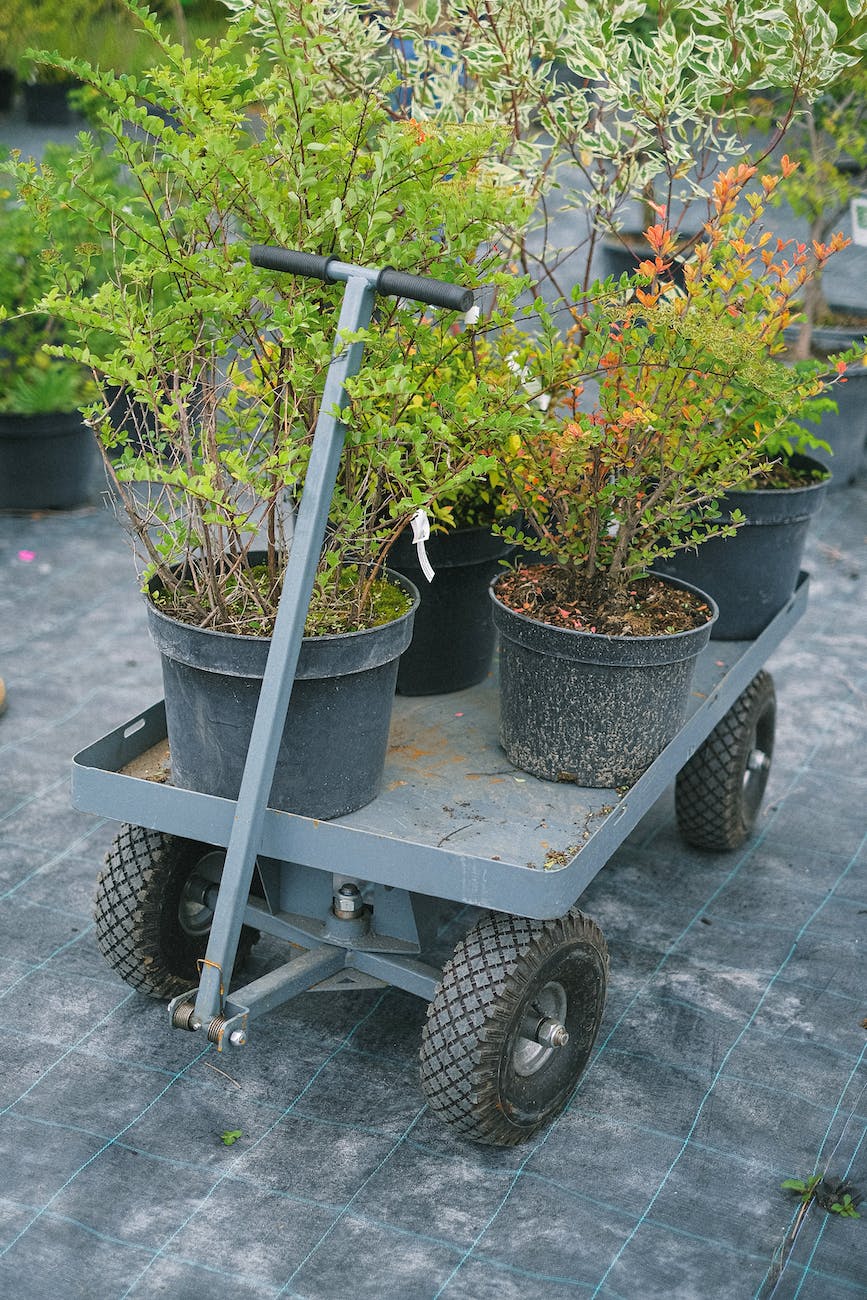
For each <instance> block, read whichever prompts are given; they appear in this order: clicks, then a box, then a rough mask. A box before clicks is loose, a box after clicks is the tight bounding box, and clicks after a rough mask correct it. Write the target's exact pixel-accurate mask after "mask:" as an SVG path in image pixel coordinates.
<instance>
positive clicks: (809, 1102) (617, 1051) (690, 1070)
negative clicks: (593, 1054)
mask: <svg viewBox="0 0 867 1300" xmlns="http://www.w3.org/2000/svg"><path fill="white" fill-rule="evenodd" d="M752 1028H753V1029H754V1030H755V1028H756V1027H755V1025H753V1026H752ZM792 1042H793V1043H796V1044H797V1045H798V1046H801V1047H807V1046H811V1045H816V1046H819V1047H820V1049H821V1051H822V1052H823V1053H824V1052H825V1051H826V1050H827V1051H828V1053H829V1054H830V1055H834V1056H842V1057H845V1059H846V1060H847V1061H851V1060H853V1059H855V1060H856V1068H857V1063H858V1062H860V1061H861V1059H862V1057H863V1052H862V1054H861V1056H858V1057H856V1058H853V1055H852V1053H851V1052H842V1051H837V1050H834V1049H833V1048H827V1049H826V1047H825V1044H824V1043H821V1044H811V1043H810V1040H808V1039H797V1038H796V1039H793V1040H792ZM608 1052H609V1055H610V1056H625V1057H628V1058H630V1059H632V1060H637V1061H648V1062H650V1064H652V1065H661V1066H663V1067H664V1068H665V1069H666V1070H679V1071H680V1073H681V1074H682V1075H685V1076H686V1077H688V1078H693V1079H701V1078H707V1077H709V1076H710V1074H711V1068H712V1067H710V1066H700V1065H684V1064H683V1063H682V1062H680V1061H669V1060H666V1059H665V1058H664V1057H660V1056H654V1054H653V1053H652V1052H636V1051H633V1050H632V1049H630V1048H628V1047H609V1049H608ZM721 1077H722V1078H723V1079H730V1080H731V1081H732V1082H733V1083H745V1084H748V1085H749V1086H750V1087H751V1088H757V1089H758V1090H759V1091H761V1092H771V1093H776V1094H777V1095H778V1096H780V1097H790V1098H793V1099H794V1100H796V1101H802V1102H803V1103H804V1105H806V1106H812V1108H813V1109H814V1110H819V1111H833V1110H834V1107H833V1106H831V1105H829V1104H827V1103H825V1102H821V1101H815V1100H814V1099H813V1098H812V1097H805V1096H804V1095H803V1093H800V1092H792V1090H791V1089H790V1088H777V1087H775V1086H774V1084H772V1083H762V1082H761V1081H760V1080H759V1079H750V1078H748V1077H747V1076H746V1075H744V1074H734V1073H732V1072H731V1071H730V1070H726V1071H725V1072H724V1073H723V1074H722V1076H721Z"/></svg>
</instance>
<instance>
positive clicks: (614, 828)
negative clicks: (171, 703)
mask: <svg viewBox="0 0 867 1300" xmlns="http://www.w3.org/2000/svg"><path fill="white" fill-rule="evenodd" d="M808 588H809V580H808V579H807V577H806V575H802V578H801V582H800V584H799V587H798V590H797V592H796V593H795V595H794V596H793V597H792V600H791V601H790V602H789V604H788V605H787V606H786V608H785V609H784V610H782V611H781V612H780V614H778V615H777V617H776V618H775V619H774V620H773V622H772V623H771V624H770V626H769V627H768V628H766V630H765V631H764V632H763V633H762V635H761V636H760V637H758V638H757V639H756V640H755V641H752V642H712V643H711V644H710V645H709V646H708V647H707V649H706V650H705V651H704V652H703V653H702V656H701V657H700V659H699V662H698V666H697V669H696V676H695V681H694V683H693V694H692V697H691V700H690V714H689V717H688V719H687V721H686V723H685V724H684V726H683V728H682V729H681V731H680V732H678V734H677V736H676V737H675V738H674V740H672V742H671V743H670V744H669V745H668V746H667V747H666V749H665V750H664V751H663V753H662V754H661V755H660V756H659V758H658V759H657V760H656V762H655V763H653V764H652V766H651V767H650V768H649V769H648V770H647V771H646V772H645V773H644V775H643V776H642V777H640V778H639V780H638V781H637V782H636V783H635V785H634V786H632V788H631V789H630V790H628V791H627V792H626V793H625V794H623V795H618V793H617V792H616V791H614V790H589V789H584V788H579V787H576V786H572V785H559V784H556V783H553V782H548V781H540V780H537V779H536V778H535V777H531V776H528V775H526V774H524V773H522V772H520V771H518V770H517V769H516V768H513V767H511V766H510V764H509V763H508V762H507V761H506V759H505V757H504V755H503V753H502V750H501V749H500V748H499V745H498V744H497V717H496V683H495V680H494V678H493V676H492V677H491V678H489V679H488V680H487V681H486V682H484V683H482V684H481V685H480V686H476V687H472V688H471V689H470V690H468V691H462V692H460V693H458V694H456V695H449V696H432V697H419V698H415V699H404V698H401V697H397V699H396V700H395V710H394V721H393V724H392V731H391V744H390V748H389V753H388V759H387V765H386V772H385V780H384V788H383V792H382V794H381V795H380V796H379V798H377V799H376V800H374V802H373V803H371V804H369V805H368V806H367V807H366V808H363V809H360V810H359V811H358V812H355V813H352V814H350V815H348V816H346V817H340V818H337V819H336V820H335V821H332V822H322V821H317V820H316V819H315V818H309V817H298V816H295V815H293V814H290V813H282V812H275V811H273V810H268V812H267V813H266V814H265V817H264V820H263V826H262V841H261V851H262V853H263V854H266V855H267V856H268V857H270V858H273V859H277V860H279V861H281V862H283V863H287V864H289V863H292V864H298V865H299V866H303V867H312V868H314V869H315V870H316V871H317V872H327V873H329V877H328V881H327V885H326V884H325V882H323V885H324V887H325V888H326V889H327V890H328V892H329V893H330V889H331V881H330V873H332V872H338V873H343V874H345V875H347V876H350V877H361V878H363V879H365V880H371V881H376V882H379V883H381V884H384V885H391V886H394V887H397V888H402V889H407V890H411V891H413V892H415V893H420V894H426V895H430V896H433V897H438V898H448V899H453V900H455V901H458V902H465V903H471V904H474V905H476V906H480V907H488V908H493V909H494V910H497V911H505V912H514V913H516V914H518V915H522V916H532V917H536V918H539V919H544V918H547V917H554V916H560V915H562V913H563V912H565V911H566V910H567V909H568V908H569V907H570V906H571V905H572V904H573V903H574V902H575V901H576V899H577V898H579V897H580V895H581V893H582V892H583V890H584V889H585V888H586V887H587V885H588V884H589V883H590V881H591V880H592V879H593V877H594V876H595V875H596V874H597V872H598V871H599V870H601V868H602V867H603V866H604V865H605V863H606V862H607V861H608V858H609V857H610V856H611V854H612V853H613V852H614V850H615V849H616V848H617V847H618V846H619V844H621V843H622V841H623V840H624V839H625V838H626V836H627V835H628V834H629V832H630V831H631V830H632V828H633V827H634V826H635V825H636V824H637V822H638V821H639V820H640V818H641V817H642V816H643V815H644V813H645V812H647V810H648V809H649V808H650V807H651V805H652V804H653V803H654V802H655V801H656V799H657V798H658V796H659V795H660V794H661V793H662V792H663V791H664V790H665V789H666V787H667V786H668V785H669V784H670V783H671V782H672V780H673V779H674V777H675V776H676V774H677V772H678V771H679V770H680V768H681V767H682V766H683V764H684V763H685V762H686V761H687V760H688V759H689V757H690V756H691V755H692V754H693V753H694V752H695V750H696V749H697V748H698V746H699V745H700V744H701V743H702V741H703V740H704V739H705V737H706V736H707V735H708V734H709V733H710V731H712V730H713V728H714V726H715V725H716V723H717V722H718V721H719V719H720V718H721V717H722V716H723V714H724V713H726V712H727V710H728V709H729V708H730V707H731V705H732V704H733V703H734V701H735V700H736V699H737V697H738V695H740V693H741V692H742V691H743V690H744V689H745V687H746V686H747V685H748V684H749V682H750V681H751V680H752V678H753V677H754V676H755V674H756V673H757V672H758V670H759V669H760V668H761V666H762V664H763V663H764V662H765V660H766V659H767V657H768V656H769V655H770V653H771V652H772V650H773V649H774V648H775V647H776V646H777V645H778V644H779V643H780V642H781V641H782V640H783V638H784V637H785V636H786V635H787V633H788V632H789V631H790V630H791V628H792V627H793V626H794V625H795V623H796V622H797V620H798V619H799V618H800V617H801V615H802V613H803V611H804V609H805V607H806V603H807V593H808ZM165 734H166V733H165V717H164V713H163V710H162V706H161V705H160V704H156V705H154V706H153V707H152V708H150V709H148V710H147V711H146V712H145V713H143V714H141V715H140V716H139V717H137V718H134V719H132V720H130V722H128V723H126V724H125V725H124V726H122V727H119V728H118V729H117V730H116V731H113V732H111V733H110V734H109V735H107V736H105V737H103V738H102V739H101V740H99V741H97V742H96V743H95V744H93V745H90V746H88V747H87V748H86V749H84V750H82V751H81V752H80V753H79V754H77V755H76V757H75V759H74V768H73V800H74V802H75V805H76V807H77V808H80V809H82V810H83V811H87V812H95V813H100V814H102V815H103V816H107V817H112V818H114V819H115V820H121V821H129V822H134V823H136V824H138V825H143V826H150V827H152V828H154V829H156V830H163V831H167V832H170V833H172V834H176V835H186V836H187V837H189V838H192V839H199V840H203V841H204V842H206V843H210V844H215V845H226V844H228V842H229V836H230V834H231V828H232V819H233V815H234V804H233V803H232V802H231V801H229V800H226V799H217V798H215V797H213V796H211V795H204V794H198V793H194V792H192V791H187V790H178V789H175V788H174V787H173V786H171V785H163V784H157V783H156V782H154V781H149V780H146V779H143V778H142V777H136V776H133V775H130V774H129V772H130V768H132V769H133V770H134V769H135V766H136V763H137V762H141V758H142V755H146V754H148V753H149V752H150V751H152V750H153V751H156V755H159V754H160V753H162V752H163V751H164V747H165V745H166V741H165ZM156 755H155V756H154V766H159V764H158V760H157V757H156ZM124 769H126V771H124ZM546 862H547V863H548V865H547V867H546V865H545V864H546Z"/></svg>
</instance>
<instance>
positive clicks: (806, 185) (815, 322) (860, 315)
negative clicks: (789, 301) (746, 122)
mask: <svg viewBox="0 0 867 1300" xmlns="http://www.w3.org/2000/svg"><path fill="white" fill-rule="evenodd" d="M787 147H788V150H789V154H790V156H791V157H792V159H793V160H795V161H797V162H798V164H799V166H798V171H797V174H796V175H795V176H793V178H792V181H791V183H790V184H789V185H787V187H786V200H787V202H788V203H789V204H790V206H791V208H792V210H793V211H794V213H795V215H796V216H798V217H800V218H801V219H802V220H803V221H804V222H805V223H806V240H807V242H808V244H810V245H812V244H813V242H815V243H817V244H823V243H825V242H826V241H827V240H828V239H829V237H830V235H831V232H832V230H833V229H834V228H835V227H836V226H837V225H838V224H839V223H840V222H841V220H843V219H845V218H846V217H848V215H849V211H850V207H851V205H852V203H853V201H856V200H857V199H858V197H859V195H861V194H863V192H864V189H865V186H867V73H865V70H864V68H863V65H858V66H857V67H855V68H851V69H848V70H847V72H846V73H845V75H844V76H842V77H840V78H838V79H837V80H836V81H834V82H833V83H832V84H831V85H829V86H826V87H825V88H824V89H823V90H822V92H821V94H819V95H818V96H816V97H815V98H813V99H805V100H803V101H801V102H799V113H798V117H797V119H796V122H795V125H794V126H793V128H792V130H791V132H790V136H789V139H788V140H787ZM862 278H863V277H862V276H861V275H854V276H851V277H849V279H848V280H847V287H849V288H850V290H855V296H854V299H853V300H852V301H850V302H849V303H848V305H847V304H843V303H833V302H829V301H828V296H827V289H826V280H825V278H824V277H823V276H822V274H821V272H820V273H819V274H817V275H815V276H814V277H813V278H812V279H811V280H810V281H809V282H808V283H807V284H806V285H805V286H804V292H803V296H802V300H801V302H800V320H799V323H797V324H794V323H793V324H792V325H791V326H790V327H789V329H788V330H787V338H788V340H789V342H790V345H791V347H790V357H791V359H792V360H794V361H795V362H798V361H803V360H806V359H807V358H818V359H822V360H824V359H827V358H828V357H829V356H830V357H831V362H832V364H833V363H834V362H835V361H836V356H837V354H842V353H843V352H844V351H845V352H846V353H847V359H848V360H849V365H848V368H847V370H846V380H847V384H846V386H845V387H842V386H840V387H838V388H836V389H835V391H834V399H835V404H830V403H829V409H828V410H827V411H826V412H825V413H824V414H823V415H822V417H821V428H820V433H821V437H822V439H823V441H824V442H825V443H827V444H828V446H827V448H825V449H821V448H820V449H819V450H818V451H817V457H818V459H820V460H821V461H822V462H823V463H824V464H827V465H828V467H829V468H830V469H831V471H832V474H833V480H832V487H844V486H845V485H846V484H847V483H850V482H851V481H852V480H853V479H854V477H855V475H856V474H857V472H858V469H859V467H860V465H861V461H862V457H863V451H864V442H865V437H867V366H865V364H864V363H865V356H867V295H865V294H864V293H862V294H861V296H860V298H859V297H858V294H857V286H858V285H859V284H860V283H861V281H862Z"/></svg>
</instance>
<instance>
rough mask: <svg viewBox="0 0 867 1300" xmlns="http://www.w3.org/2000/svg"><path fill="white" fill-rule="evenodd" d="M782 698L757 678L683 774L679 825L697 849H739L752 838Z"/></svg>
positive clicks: (766, 676)
mask: <svg viewBox="0 0 867 1300" xmlns="http://www.w3.org/2000/svg"><path fill="white" fill-rule="evenodd" d="M775 718H776V696H775V694H774V682H773V679H772V677H771V675H770V673H766V672H764V671H762V672H760V673H757V674H756V676H755V677H754V678H753V680H752V681H751V682H750V684H749V686H748V687H747V689H746V690H745V691H744V693H743V694H742V695H739V696H738V698H737V699H736V700H735V702H734V704H733V705H732V707H731V708H730V709H729V711H728V713H726V714H725V716H724V717H723V718H721V719H720V721H719V722H718V723H717V725H716V726H715V727H714V729H713V731H712V732H711V733H710V735H709V736H708V738H707V740H706V741H705V742H704V744H703V745H702V746H701V747H700V748H699V749H697V750H696V752H695V753H694V754H693V756H692V758H691V759H690V760H689V762H688V763H687V764H686V765H685V766H684V767H683V768H682V769H681V771H680V773H679V774H678V778H677V784H676V786H675V808H676V812H677V825H678V828H679V830H680V833H681V835H682V836H683V838H684V839H685V840H686V842H687V844H691V845H693V846H694V847H695V848H697V849H737V848H740V846H741V845H742V844H743V843H744V841H745V840H746V839H748V838H749V836H750V835H751V834H752V830H753V827H754V825H755V822H756V817H757V816H758V813H759V808H760V806H761V802H762V798H763V796H764V793H765V786H766V785H767V783H768V774H769V772H770V770H771V755H772V754H773V750H774V720H775Z"/></svg>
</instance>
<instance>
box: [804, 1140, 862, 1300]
mask: <svg viewBox="0 0 867 1300" xmlns="http://www.w3.org/2000/svg"><path fill="white" fill-rule="evenodd" d="M865 1137H867V1127H865V1129H864V1131H863V1132H862V1134H861V1136H860V1138H859V1139H858V1141H857V1143H856V1145H855V1150H854V1151H853V1152H852V1159H851V1160H850V1161H849V1163H848V1165H847V1166H846V1169H845V1170H844V1175H843V1176H844V1178H848V1176H849V1174H850V1173H851V1172H852V1166H853V1165H854V1163H855V1159H856V1157H857V1155H858V1152H859V1151H860V1150H861V1144H862V1142H863V1141H864V1138H865ZM831 1217H832V1216H831V1214H830V1213H826V1215H825V1218H824V1220H823V1221H822V1223H821V1225H820V1227H819V1231H818V1232H817V1234H816V1240H815V1241H814V1242H813V1249H812V1250H811V1251H810V1254H809V1255H808V1256H807V1262H806V1264H805V1265H804V1271H803V1273H802V1274H801V1280H800V1282H799V1283H798V1286H797V1290H796V1291H795V1294H794V1295H793V1296H792V1300H798V1296H799V1295H800V1294H801V1287H802V1286H803V1285H804V1283H805V1282H806V1280H807V1278H808V1276H809V1275H810V1273H811V1272H812V1264H813V1259H814V1257H815V1254H816V1251H817V1250H818V1249H819V1245H820V1243H821V1240H822V1238H823V1236H824V1235H825V1229H826V1228H827V1226H828V1220H829V1219H830V1218H831ZM784 1267H785V1266H784ZM864 1293H865V1294H867V1287H865V1288H864Z"/></svg>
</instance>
